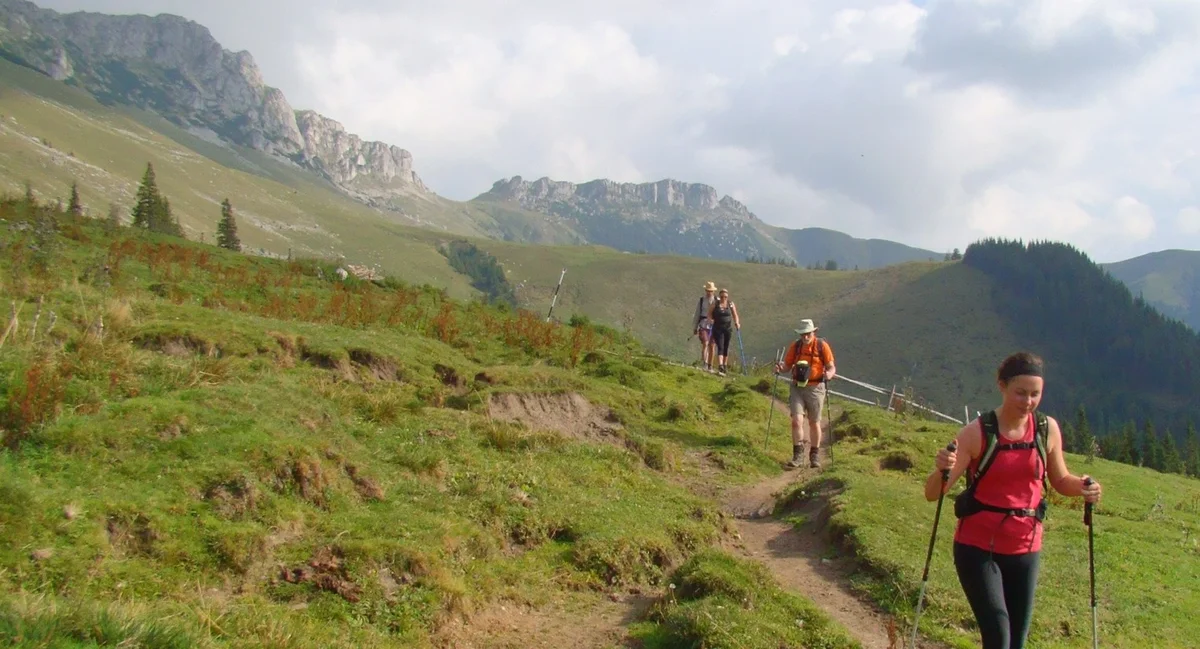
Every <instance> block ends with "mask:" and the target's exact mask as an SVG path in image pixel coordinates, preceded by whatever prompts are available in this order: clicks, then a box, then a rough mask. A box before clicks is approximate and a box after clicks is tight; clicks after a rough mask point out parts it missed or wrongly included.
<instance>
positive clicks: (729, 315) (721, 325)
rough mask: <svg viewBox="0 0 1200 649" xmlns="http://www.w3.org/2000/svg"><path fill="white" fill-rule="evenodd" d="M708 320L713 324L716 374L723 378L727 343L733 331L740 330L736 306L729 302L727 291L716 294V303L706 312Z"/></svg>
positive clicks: (727, 350)
mask: <svg viewBox="0 0 1200 649" xmlns="http://www.w3.org/2000/svg"><path fill="white" fill-rule="evenodd" d="M708 319H709V320H711V321H712V323H713V329H712V332H713V343H714V345H715V346H716V350H715V351H716V354H717V363H718V365H717V374H718V375H720V376H725V361H726V360H727V359H728V357H729V341H730V340H731V339H732V338H733V330H734V329H735V328H736V329H741V328H742V321H741V319H740V318H739V317H738V312H737V305H736V304H734V303H733V302H730V301H729V289H726V288H723V289H721V290H720V291H718V292H717V301H716V302H713V305H712V308H711V309H709V311H708Z"/></svg>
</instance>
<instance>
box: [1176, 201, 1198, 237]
mask: <svg viewBox="0 0 1200 649" xmlns="http://www.w3.org/2000/svg"><path fill="white" fill-rule="evenodd" d="M1175 219H1176V224H1177V226H1178V227H1179V231H1180V232H1182V233H1184V234H1200V207H1185V208H1183V209H1181V210H1179V214H1178V215H1177V216H1176V217H1175Z"/></svg>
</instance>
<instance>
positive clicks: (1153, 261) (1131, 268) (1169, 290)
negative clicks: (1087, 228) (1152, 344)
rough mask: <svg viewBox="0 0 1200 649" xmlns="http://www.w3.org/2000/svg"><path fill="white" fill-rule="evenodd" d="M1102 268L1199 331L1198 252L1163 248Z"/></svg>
mask: <svg viewBox="0 0 1200 649" xmlns="http://www.w3.org/2000/svg"><path fill="white" fill-rule="evenodd" d="M1104 269H1105V270H1107V271H1108V272H1109V273H1111V274H1112V276H1113V277H1116V278H1117V279H1119V280H1121V281H1122V282H1124V283H1125V284H1126V285H1127V286H1128V287H1129V289H1130V290H1131V291H1133V294H1134V295H1140V296H1141V297H1142V298H1143V299H1145V300H1146V301H1147V302H1149V303H1150V304H1151V305H1152V306H1154V308H1156V309H1158V310H1159V311H1162V312H1163V314H1164V315H1166V316H1167V317H1170V318H1175V319H1177V320H1180V321H1182V322H1183V323H1184V324H1186V325H1187V326H1189V327H1191V328H1192V329H1193V330H1196V331H1200V251H1196V250H1162V251H1159V252H1152V253H1149V254H1146V255H1141V256H1140V257H1134V258H1133V259H1126V260H1125V261H1120V262H1116V263H1112V264H1104Z"/></svg>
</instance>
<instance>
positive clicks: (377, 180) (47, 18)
mask: <svg viewBox="0 0 1200 649" xmlns="http://www.w3.org/2000/svg"><path fill="white" fill-rule="evenodd" d="M0 56H3V57H4V58H6V59H8V60H10V61H13V62H15V63H18V64H20V65H23V66H26V67H30V68H33V69H35V70H38V71H39V72H42V73H43V74H45V75H47V76H50V77H52V78H54V79H56V80H59V81H63V82H65V83H67V84H70V85H74V86H77V87H80V88H83V89H84V90H87V91H88V92H89V93H91V94H92V95H93V96H94V97H96V98H97V99H98V100H100V101H101V102H102V103H106V104H127V105H132V106H136V107H139V108H143V109H146V110H150V111H153V112H155V113H157V114H159V115H161V116H163V117H165V118H166V119H168V120H170V121H171V122H173V123H175V124H176V125H178V126H181V127H183V128H185V129H187V130H188V131H190V132H192V133H193V134H195V135H199V136H202V137H206V138H208V139H214V140H223V141H225V142H228V143H231V144H235V145H239V146H243V147H247V148H250V149H254V150H257V151H262V152H265V153H268V154H273V155H275V156H278V157H281V158H284V159H287V160H290V161H292V162H293V163H295V164H296V165H298V166H300V167H302V168H304V169H307V170H309V171H312V172H314V173H317V174H319V175H320V176H322V177H324V178H325V179H326V180H328V181H329V182H331V183H332V184H333V185H335V186H336V187H338V188H340V189H341V190H343V191H345V192H346V193H348V194H350V195H352V196H354V197H355V198H358V199H359V200H361V201H362V202H365V203H368V204H378V205H380V206H388V205H389V203H390V202H391V201H392V199H394V198H395V197H397V196H406V197H411V196H421V195H425V194H430V193H431V192H430V190H429V188H428V187H426V186H425V184H424V183H423V182H422V181H421V179H420V178H419V177H418V176H417V174H416V172H415V171H414V170H413V158H412V154H411V153H409V152H408V151H406V150H404V149H401V148H399V147H396V146H392V145H389V144H385V143H383V142H366V141H363V140H362V139H360V138H359V137H358V136H356V135H354V134H351V133H347V132H346V131H345V129H344V128H343V127H342V125H341V124H340V123H338V122H337V121H335V120H332V119H329V118H328V117H324V116H322V115H319V114H317V113H315V112H313V111H307V110H301V111H297V110H294V109H293V108H292V106H291V105H290V104H289V103H288V101H287V98H286V97H284V95H283V93H282V92H281V91H279V90H278V89H276V88H272V87H270V86H268V85H266V84H265V83H264V82H263V78H262V75H261V73H260V72H259V70H258V66H257V65H256V64H255V62H254V58H253V57H252V56H251V55H250V53H249V52H244V51H243V52H236V53H234V52H230V51H228V50H225V49H223V48H222V47H221V45H220V44H219V43H218V42H217V41H216V39H214V38H213V36H212V34H211V33H210V32H209V30H208V29H207V28H206V27H204V26H202V25H199V24H197V23H195V22H192V21H190V20H186V19H184V18H181V17H179V16H173V15H170V14H160V15H158V16H154V17H150V16H143V15H121V16H114V15H107V14H100V13H91V12H75V13H69V14H60V13H58V12H55V11H51V10H49V9H42V8H39V7H38V6H37V5H35V4H33V3H31V2H26V1H25V0H0Z"/></svg>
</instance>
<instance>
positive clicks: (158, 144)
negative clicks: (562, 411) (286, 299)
mask: <svg viewBox="0 0 1200 649" xmlns="http://www.w3.org/2000/svg"><path fill="white" fill-rule="evenodd" d="M0 68H2V70H0V72H3V74H2V75H0V114H3V115H4V118H3V121H2V122H0V169H2V170H3V171H2V172H0V181H2V182H3V187H2V188H3V189H6V190H8V191H21V189H22V187H23V183H24V181H26V180H28V181H30V182H31V184H32V186H33V188H34V190H35V193H37V194H38V195H41V196H49V197H64V198H65V196H66V195H67V194H68V193H69V187H70V183H71V181H72V180H77V181H78V182H79V185H80V193H81V197H82V200H83V203H84V205H85V206H86V207H87V208H88V209H89V210H90V211H91V213H92V214H93V215H95V216H103V215H104V214H106V213H107V209H108V207H107V206H108V204H109V202H110V201H111V202H116V203H117V204H118V205H119V206H120V207H121V210H122V214H123V215H124V216H125V218H128V209H129V207H130V206H131V205H132V203H133V197H134V194H135V192H136V189H137V183H138V181H139V180H140V179H141V176H142V172H143V171H144V170H145V165H146V163H147V162H151V163H152V164H154V166H155V171H156V175H157V179H158V183H159V187H160V189H161V190H162V191H163V193H164V194H165V195H166V196H167V198H168V199H169V200H170V201H171V206H172V208H173V210H174V211H175V213H176V214H177V215H178V216H179V217H180V221H181V222H182V223H183V225H184V228H185V231H186V232H187V233H188V235H189V237H191V238H193V239H199V238H200V233H205V235H206V237H207V240H208V241H212V240H213V238H214V237H215V230H216V223H217V220H218V218H219V216H220V202H221V199H222V198H225V197H229V198H230V200H231V201H232V202H233V205H234V209H235V212H236V213H237V215H238V218H239V235H240V236H241V238H242V242H243V245H245V246H247V247H248V248H250V249H255V250H257V249H258V248H265V249H266V250H268V251H269V252H272V253H274V254H276V255H285V254H286V253H287V251H288V248H289V247H290V248H293V249H294V252H295V253H296V254H307V255H321V256H330V257H333V256H336V255H337V254H342V255H345V257H346V259H347V261H348V262H350V263H358V264H365V265H374V264H378V265H379V266H380V267H381V268H383V269H384V270H385V271H387V272H392V273H402V274H403V275H404V276H405V277H406V278H409V279H410V280H412V281H415V282H418V283H422V282H428V281H437V282H438V283H440V284H444V285H446V286H447V289H448V290H449V291H450V292H451V294H452V295H454V296H456V297H462V298H465V297H468V296H470V295H471V294H472V293H473V291H472V290H471V289H470V288H469V286H468V283H467V282H466V281H465V280H464V279H463V278H462V277H460V276H458V275H456V274H455V273H454V271H453V270H451V269H450V267H449V266H448V265H447V264H446V262H445V259H444V258H442V257H441V256H440V255H438V254H437V252H436V250H434V249H433V248H432V247H431V246H429V245H427V244H426V243H425V242H424V241H421V240H418V241H414V240H413V239H411V238H409V237H407V236H405V233H406V232H409V231H412V232H420V233H422V234H423V235H434V234H435V233H434V232H431V231H424V230H418V229H416V228H411V227H406V226H405V225H403V224H401V223H398V222H397V220H396V219H393V218H388V217H386V216H384V215H383V214H381V213H379V212H377V211H375V210H372V209H370V208H368V207H366V206H364V205H361V204H359V203H356V202H354V201H352V200H350V199H349V198H346V197H343V196H340V195H338V194H336V193H334V192H333V191H331V190H330V189H328V188H327V187H324V186H322V185H321V184H320V183H319V182H317V181H315V180H310V179H308V178H310V177H309V176H308V175H307V174H300V173H297V172H295V171H289V170H288V169H287V168H286V167H284V166H283V165H282V164H280V163H277V162H275V163H269V162H267V161H265V160H261V159H260V160H259V161H258V162H260V163H261V164H254V165H253V166H251V163H253V162H254V156H255V155H256V154H253V153H252V152H244V151H243V152H240V153H239V152H235V151H232V150H230V149H224V148H220V147H217V146H216V145H211V144H210V145H207V146H205V145H204V143H202V142H201V143H197V141H196V140H197V138H192V137H190V136H188V135H187V134H185V133H183V132H182V131H179V130H178V129H174V130H172V129H173V127H171V126H170V125H167V124H164V123H162V122H163V120H161V119H160V120H157V121H158V123H156V124H155V126H156V128H157V129H160V130H161V131H163V132H169V133H171V134H172V135H173V136H174V137H176V138H177V139H178V140H180V141H185V142H187V143H188V146H195V147H197V148H199V149H201V150H203V151H204V152H205V153H206V154H208V155H211V156H213V157H215V158H217V159H219V160H222V161H224V162H226V163H228V164H231V165H233V164H238V165H240V166H243V167H246V168H258V169H264V168H266V167H270V169H269V171H270V173H271V174H273V175H274V176H275V177H276V178H275V179H273V178H269V177H264V176H263V175H259V174H256V173H249V172H247V171H241V170H238V169H236V168H231V167H227V166H223V165H222V164H218V163H217V162H215V161H214V160H213V159H211V158H209V157H205V156H204V155H200V154H198V153H197V152H196V151H194V150H192V149H191V148H188V146H184V145H183V144H180V143H179V142H177V141H176V140H173V139H171V138H169V137H167V136H166V135H163V134H162V132H159V130H153V129H151V128H149V127H146V126H145V125H143V124H142V122H141V121H139V120H147V121H151V122H154V119H153V118H151V117H149V116H146V115H144V114H143V115H139V116H138V117H139V119H134V118H133V117H131V116H130V115H129V114H127V113H125V112H121V111H116V110H110V109H107V108H105V107H103V106H100V105H99V104H98V103H96V102H95V101H94V100H92V99H90V98H89V97H87V96H86V95H84V94H83V93H81V92H78V91H76V90H74V89H72V88H69V87H67V86H63V85H62V84H57V83H53V82H49V80H46V79H44V78H41V77H38V76H37V75H36V74H35V73H32V72H30V71H28V70H24V69H22V68H19V67H17V66H14V65H12V64H10V63H8V62H5V61H0ZM37 84H41V85H37ZM25 87H34V88H36V89H37V91H38V92H39V93H41V94H44V95H47V96H49V97H50V99H45V98H43V97H40V96H36V95H31V94H28V93H26V92H24V91H23V90H21V89H22V88H25ZM39 138H44V139H45V140H46V141H48V142H49V143H50V146H51V147H53V148H50V147H47V146H44V145H43V144H42V143H40V142H39V141H38V140H39ZM72 154H73V155H72ZM271 165H274V166H271ZM263 173H267V172H266V171H264V172H263Z"/></svg>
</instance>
